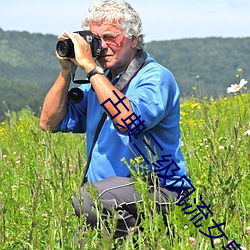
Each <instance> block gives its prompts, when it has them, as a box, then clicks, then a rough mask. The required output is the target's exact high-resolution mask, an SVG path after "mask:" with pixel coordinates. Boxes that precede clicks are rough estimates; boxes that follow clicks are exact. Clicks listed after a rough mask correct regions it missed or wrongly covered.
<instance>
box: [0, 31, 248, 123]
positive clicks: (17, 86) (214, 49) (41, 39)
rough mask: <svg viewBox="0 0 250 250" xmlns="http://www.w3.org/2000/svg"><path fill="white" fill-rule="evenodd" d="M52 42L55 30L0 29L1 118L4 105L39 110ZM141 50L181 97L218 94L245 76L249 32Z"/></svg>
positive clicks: (50, 74) (52, 63)
mask: <svg viewBox="0 0 250 250" xmlns="http://www.w3.org/2000/svg"><path fill="white" fill-rule="evenodd" d="M56 43H57V37H56V36H54V35H49V34H48V35H44V34H39V33H28V32H18V31H4V30H2V29H0V101H1V102H0V103H1V104H0V120H2V119H3V118H4V114H5V112H6V111H7V109H9V110H10V111H18V110H20V109H22V108H24V107H30V108H31V109H32V110H33V111H34V112H35V113H36V114H38V115H39V111H40V108H41V105H42V102H43V99H44V97H45V95H46V92H47V91H48V89H49V88H50V87H51V86H52V84H53V82H54V81H55V79H56V77H57V74H58V72H59V70H60V65H59V63H58V61H57V59H56V56H55V46H56ZM145 50H146V51H147V52H148V53H149V54H150V55H151V56H152V57H154V58H155V59H156V60H157V61H158V62H159V63H161V64H163V65H164V66H166V67H167V68H168V69H169V70H170V71H172V73H173V74H174V76H175V78H176V80H177V82H178V85H179V87H180V90H181V95H182V97H183V98H185V97H189V96H191V95H195V96H197V97H202V96H208V97H209V96H213V97H214V98H217V97H219V96H221V95H225V94H226V88H227V87H228V86H230V85H231V84H234V83H237V82H238V81H239V79H240V78H245V79H250V68H249V67H250V38H249V37H246V38H220V37H209V38H203V39H198V38H192V39H178V40H166V41H152V42H150V43H146V45H145ZM239 69H241V71H239ZM239 72H240V73H239Z"/></svg>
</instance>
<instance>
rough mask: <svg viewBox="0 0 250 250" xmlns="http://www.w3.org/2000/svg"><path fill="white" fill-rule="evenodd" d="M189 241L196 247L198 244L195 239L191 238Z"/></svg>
mask: <svg viewBox="0 0 250 250" xmlns="http://www.w3.org/2000/svg"><path fill="white" fill-rule="evenodd" d="M189 240H190V242H191V244H192V245H193V246H194V245H195V244H196V239H195V238H193V237H189Z"/></svg>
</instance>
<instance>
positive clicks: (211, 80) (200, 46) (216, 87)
mask: <svg viewBox="0 0 250 250" xmlns="http://www.w3.org/2000/svg"><path fill="white" fill-rule="evenodd" d="M146 50H147V51H148V52H149V53H150V54H151V55H152V56H153V57H155V58H156V59H157V61H158V62H159V63H161V64H163V65H165V66H166V67H167V68H169V69H170V70H171V71H172V72H173V74H174V76H175V77H176V80H177V82H178V84H179V87H180V89H181V93H182V95H183V96H185V95H186V96H190V94H191V93H192V87H193V86H196V85H197V83H198V84H199V85H200V89H201V93H200V95H201V96H213V97H214V98H215V97H218V96H220V95H223V96H224V95H225V88H226V87H227V86H229V85H230V84H232V83H237V80H236V79H235V74H236V73H237V69H238V68H240V67H241V68H243V69H245V70H246V71H247V72H244V77H245V78H247V79H248V78H249V77H250V72H249V71H248V69H249V65H250V56H249V53H250V38H218V37H217V38H215V37H211V38H203V39H196V38H193V39H180V40H171V41H159V42H158V41H157V42H156V41H154V42H151V43H148V44H146ZM232 72H235V74H232ZM235 81H236V82H235Z"/></svg>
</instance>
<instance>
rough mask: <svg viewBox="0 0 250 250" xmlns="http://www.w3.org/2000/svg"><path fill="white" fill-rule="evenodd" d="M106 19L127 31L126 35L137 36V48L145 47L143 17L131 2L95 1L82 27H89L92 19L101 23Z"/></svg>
mask: <svg viewBox="0 0 250 250" xmlns="http://www.w3.org/2000/svg"><path fill="white" fill-rule="evenodd" d="M104 19H105V20H107V21H108V22H110V23H115V24H117V25H118V26H119V27H120V28H121V29H122V30H123V31H124V32H125V35H126V37H128V38H133V37H137V38H138V43H137V49H143V47H144V35H143V34H142V22H141V18H140V16H139V14H138V13H137V12H136V11H135V10H134V9H133V8H132V7H131V5H130V4H129V3H127V2H124V1H120V0H104V1H102V2H97V3H94V4H93V5H92V6H90V8H89V15H88V16H86V17H85V18H84V19H83V22H82V27H83V28H87V29H88V28H89V22H90V20H93V22H95V23H98V24H101V23H102V21H103V20H104Z"/></svg>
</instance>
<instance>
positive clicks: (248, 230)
mask: <svg viewBox="0 0 250 250" xmlns="http://www.w3.org/2000/svg"><path fill="white" fill-rule="evenodd" d="M246 233H247V234H248V235H250V226H249V227H247V229H246Z"/></svg>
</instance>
